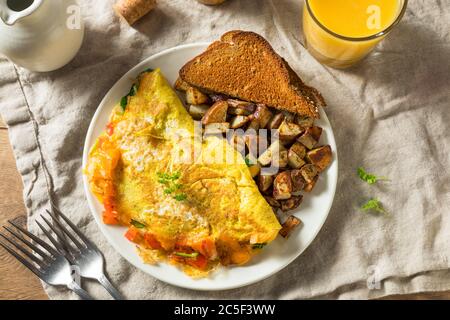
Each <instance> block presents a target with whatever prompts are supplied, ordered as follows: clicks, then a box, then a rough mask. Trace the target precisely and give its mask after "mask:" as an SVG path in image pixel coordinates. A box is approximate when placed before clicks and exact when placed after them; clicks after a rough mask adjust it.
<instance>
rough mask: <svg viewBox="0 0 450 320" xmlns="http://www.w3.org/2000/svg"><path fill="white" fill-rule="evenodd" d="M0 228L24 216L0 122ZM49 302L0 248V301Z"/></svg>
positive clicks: (419, 296)
mask: <svg viewBox="0 0 450 320" xmlns="http://www.w3.org/2000/svg"><path fill="white" fill-rule="evenodd" d="M0 177H1V183H0V225H5V223H6V222H7V220H8V219H13V218H15V217H17V216H19V215H23V214H25V206H24V203H23V198H22V189H23V186H22V180H21V178H20V175H19V173H18V172H17V168H16V163H15V161H14V156H13V152H12V148H11V145H10V143H9V140H8V128H7V126H6V125H5V123H4V122H3V120H2V119H1V118H0ZM387 298H388V299H414V300H415V299H450V291H449V292H437V293H421V294H412V295H403V296H391V297H387ZM18 299H27V300H42V299H48V297H47V295H46V294H45V292H44V290H43V289H42V286H41V283H40V282H39V280H38V279H37V278H36V276H34V274H32V273H31V272H30V271H29V270H28V269H26V268H25V267H23V266H22V265H21V264H20V263H19V262H17V261H16V260H15V259H14V258H13V257H12V256H11V255H9V254H8V253H7V252H6V251H5V250H4V249H3V248H0V300H18Z"/></svg>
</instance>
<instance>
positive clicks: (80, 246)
mask: <svg viewBox="0 0 450 320" xmlns="http://www.w3.org/2000/svg"><path fill="white" fill-rule="evenodd" d="M52 209H53V210H52V211H53V212H51V211H49V210H46V211H47V213H48V214H49V215H50V217H51V218H52V220H53V222H54V224H52V223H50V221H49V220H48V219H46V218H45V217H44V216H42V219H43V220H44V222H45V223H46V224H47V225H48V226H49V228H50V229H51V230H52V231H53V232H54V233H55V234H56V237H57V240H55V239H53V241H52V240H51V239H50V241H52V243H53V245H54V246H55V247H56V249H57V250H58V251H59V252H60V253H61V254H62V255H64V256H65V257H66V258H67V260H69V261H70V262H71V263H72V264H74V265H77V266H78V268H79V274H80V276H82V277H84V278H88V279H94V280H97V281H98V282H99V283H100V284H101V285H102V286H103V287H104V288H105V289H106V290H107V291H108V292H109V294H110V295H111V296H112V297H113V298H114V299H115V300H123V299H124V298H123V296H122V295H121V294H120V292H119V291H117V289H116V288H114V286H113V285H112V284H111V282H110V281H109V279H108V278H107V276H106V275H105V273H104V257H103V254H102V253H101V252H100V250H99V249H98V248H97V246H96V245H95V244H94V243H92V242H91V241H90V240H89V239H88V238H87V237H86V236H85V235H84V234H83V233H82V232H81V231H80V230H79V229H78V228H77V227H76V226H75V225H74V224H73V223H72V222H71V221H70V220H69V219H68V218H67V217H66V216H65V215H64V214H63V213H62V212H61V211H60V210H58V209H57V208H56V207H55V206H53V207H52ZM55 212H56V214H55ZM58 217H61V218H62V220H64V222H65V223H66V224H67V225H68V226H69V228H67V227H65V226H64V224H63V223H62V222H61V221H59V219H58ZM69 229H71V230H69ZM74 234H75V235H76V236H78V238H79V239H80V240H81V241H79V240H78V239H77V237H75V235H74ZM68 239H70V241H69V240H68Z"/></svg>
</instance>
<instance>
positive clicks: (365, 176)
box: [358, 167, 389, 184]
mask: <svg viewBox="0 0 450 320" xmlns="http://www.w3.org/2000/svg"><path fill="white" fill-rule="evenodd" d="M358 176H359V177H360V179H361V180H363V181H365V182H367V183H368V184H375V183H376V182H377V181H381V180H389V179H388V178H386V177H377V176H376V175H374V174H370V173H367V172H366V170H364V168H363V167H359V168H358Z"/></svg>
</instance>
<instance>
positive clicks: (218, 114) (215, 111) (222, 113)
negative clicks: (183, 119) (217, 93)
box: [202, 101, 228, 125]
mask: <svg viewBox="0 0 450 320" xmlns="http://www.w3.org/2000/svg"><path fill="white" fill-rule="evenodd" d="M227 110H228V103H227V102H226V101H219V102H216V103H214V104H213V105H212V107H211V108H209V110H208V111H207V112H206V114H205V116H204V117H203V119H202V123H203V124H205V125H206V124H209V123H223V122H226V121H227Z"/></svg>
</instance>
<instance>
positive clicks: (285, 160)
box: [272, 150, 289, 168]
mask: <svg viewBox="0 0 450 320" xmlns="http://www.w3.org/2000/svg"><path fill="white" fill-rule="evenodd" d="M288 164H289V156H288V151H287V150H281V151H280V153H279V156H278V158H277V157H274V158H273V162H272V165H273V166H275V167H278V168H286V167H287V166H288Z"/></svg>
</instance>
